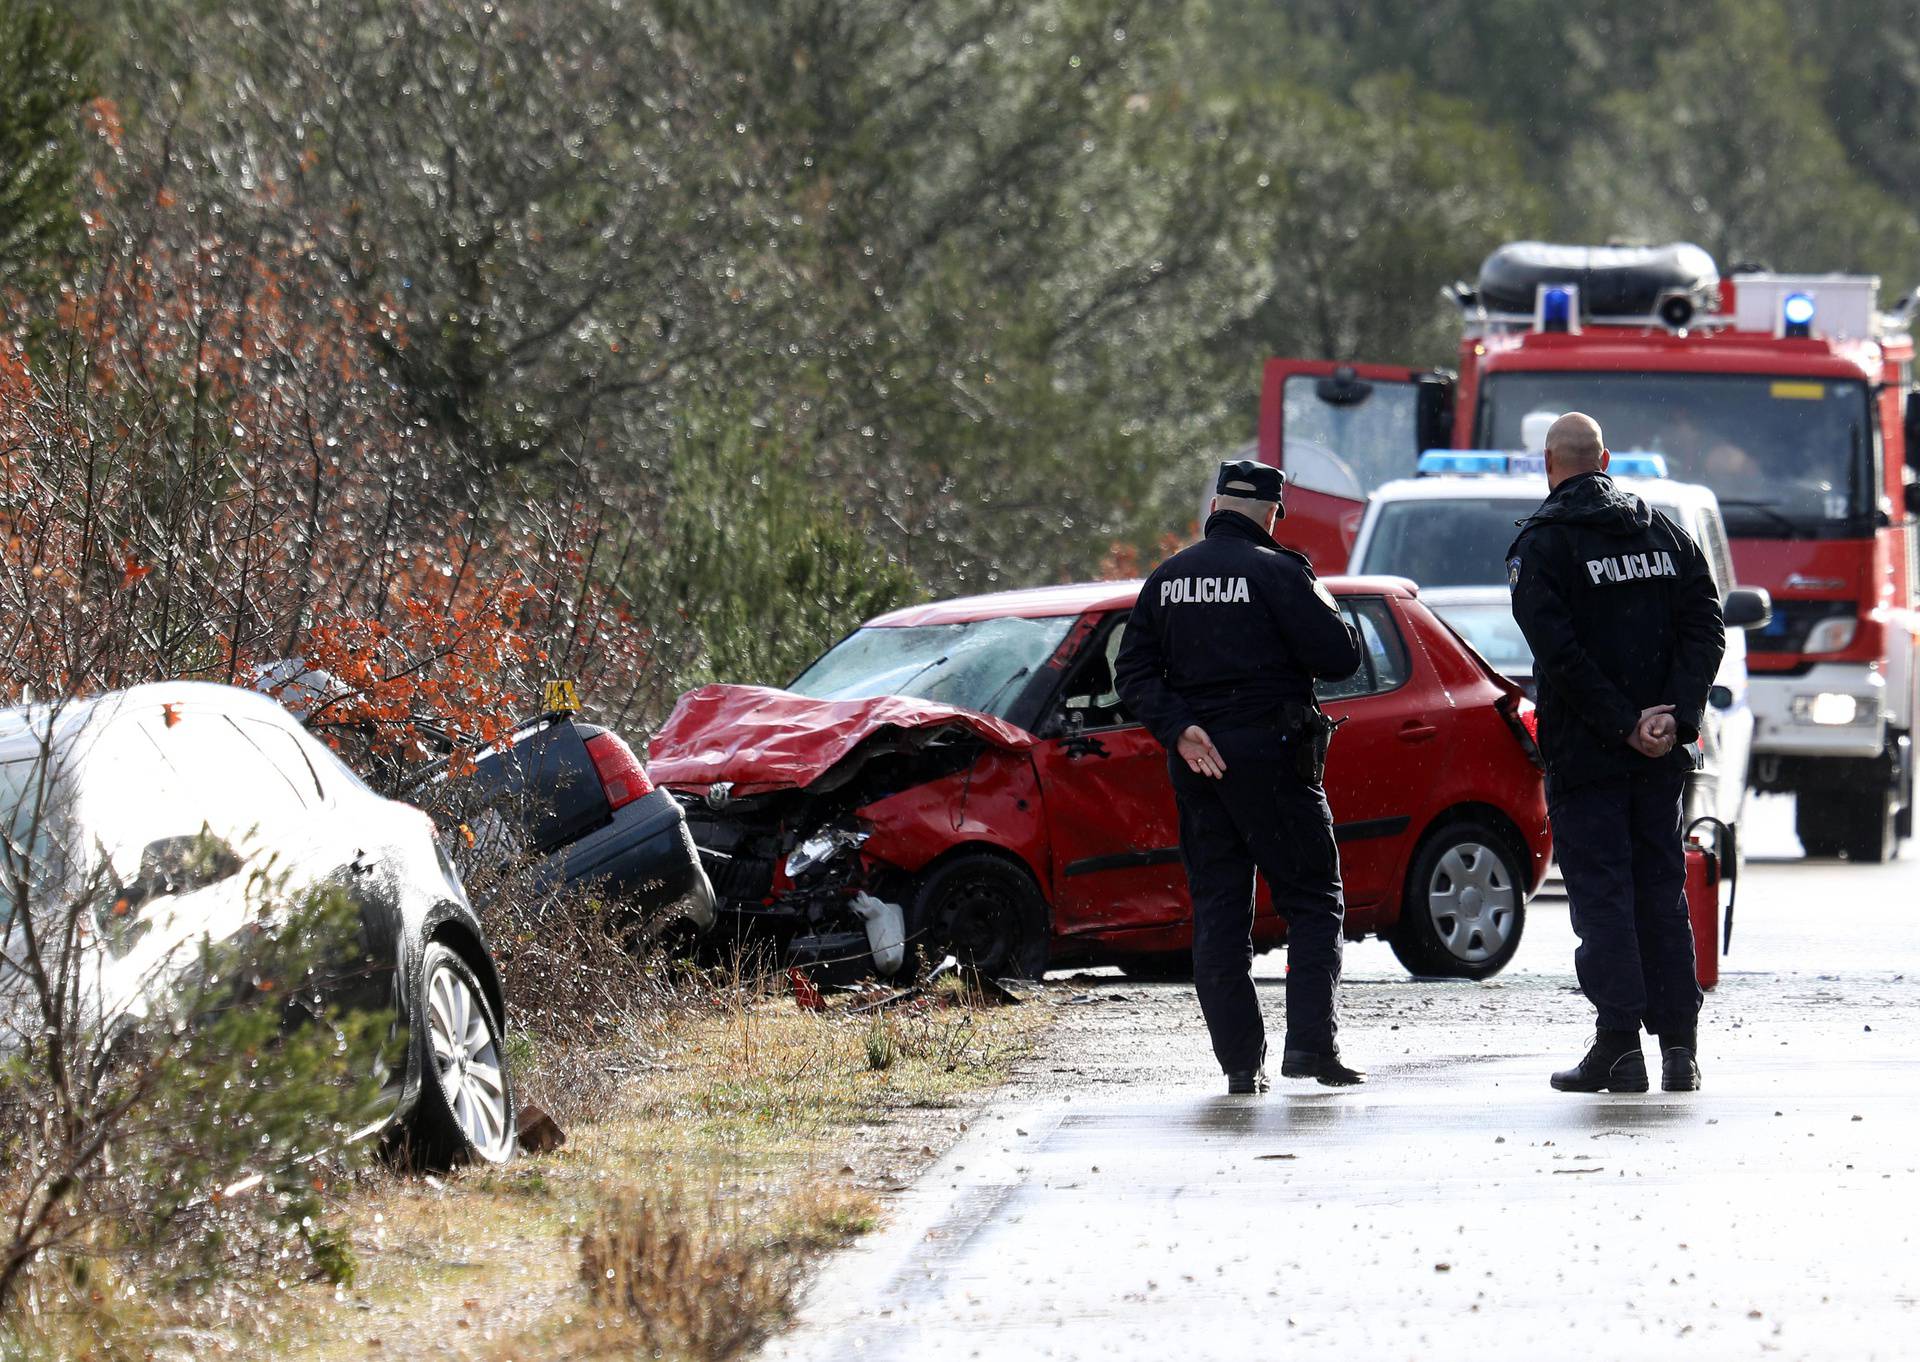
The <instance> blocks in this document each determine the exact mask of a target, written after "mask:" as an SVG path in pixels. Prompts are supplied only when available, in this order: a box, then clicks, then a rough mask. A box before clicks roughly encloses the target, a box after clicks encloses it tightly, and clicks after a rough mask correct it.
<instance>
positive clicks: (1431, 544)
mask: <svg viewBox="0 0 1920 1362" xmlns="http://www.w3.org/2000/svg"><path fill="white" fill-rule="evenodd" d="M1539 505H1540V503H1539V501H1538V500H1537V499H1535V500H1528V499H1526V498H1524V497H1460V498H1458V499H1455V498H1452V497H1448V498H1444V499H1427V498H1419V499H1414V500H1408V501H1389V502H1387V503H1386V504H1385V505H1383V506H1381V507H1380V509H1379V512H1378V515H1377V516H1376V518H1375V520H1374V524H1373V534H1372V536H1371V537H1370V538H1368V540H1367V547H1366V549H1365V550H1364V551H1363V553H1362V555H1361V560H1360V561H1359V562H1358V563H1356V564H1354V568H1353V570H1354V571H1355V572H1358V573H1360V574H1362V575H1363V576H1375V575H1380V576H1389V577H1410V578H1412V579H1413V580H1414V581H1415V582H1418V583H1419V584H1420V585H1421V586H1423V587H1437V586H1494V585H1500V586H1504V585H1505V584H1506V581H1507V546H1508V545H1510V544H1512V543H1513V540H1514V537H1515V536H1516V535H1517V534H1519V532H1520V531H1519V529H1518V528H1517V526H1516V522H1518V521H1521V520H1525V519H1526V518H1527V517H1528V516H1529V515H1531V514H1533V512H1534V510H1535V509H1536V508H1537V507H1538V506H1539Z"/></svg>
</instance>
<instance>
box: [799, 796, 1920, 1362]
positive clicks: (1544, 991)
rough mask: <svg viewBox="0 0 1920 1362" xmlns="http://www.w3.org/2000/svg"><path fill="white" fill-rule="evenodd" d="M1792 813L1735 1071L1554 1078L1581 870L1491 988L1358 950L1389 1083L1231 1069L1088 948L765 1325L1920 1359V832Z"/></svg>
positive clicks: (1165, 1344) (1181, 1013)
mask: <svg viewBox="0 0 1920 1362" xmlns="http://www.w3.org/2000/svg"><path fill="white" fill-rule="evenodd" d="M1790 809H1791V806H1790V805H1789V804H1787V803H1786V802H1785V801H1783V800H1768V801H1764V802H1761V803H1759V804H1758V805H1757V807H1756V808H1755V810H1754V815H1753V817H1752V818H1751V819H1750V820H1749V821H1750V824H1752V825H1753V826H1751V827H1750V829H1749V834H1748V835H1749V839H1750V840H1749V845H1750V846H1752V847H1754V848H1755V851H1754V852H1753V856H1752V860H1751V861H1750V863H1749V875H1748V879H1747V881H1746V883H1745V884H1744V885H1743V886H1742V888H1741V897H1740V899H1739V901H1738V905H1737V921H1736V928H1735V933H1734V942H1733V951H1732V953H1731V954H1730V955H1729V956H1728V957H1727V958H1726V959H1725V960H1724V961H1723V962H1722V975H1721V983H1720V987H1719V989H1718V990H1716V991H1715V992H1714V993H1712V994H1709V995H1708V1001H1707V1009H1706V1012H1705V1014H1704V1015H1703V1018H1702V1056H1701V1063H1702V1068H1703V1070H1704V1072H1705V1081H1706V1087H1705V1090H1704V1091H1702V1092H1699V1093H1695V1094H1671V1095H1669V1094H1662V1093H1660V1092H1658V1091H1655V1092H1652V1093H1648V1094H1645V1095H1634V1096H1617V1095H1600V1096H1583V1095H1572V1094H1561V1093H1555V1092H1553V1091H1552V1090H1551V1089H1549V1088H1548V1086H1547V1083H1546V1076H1547V1073H1548V1072H1549V1071H1550V1070H1551V1069H1553V1068H1556V1067H1559V1066H1561V1065H1563V1064H1565V1063H1568V1062H1571V1060H1572V1059H1574V1058H1576V1057H1577V1056H1578V1054H1579V1052H1580V1050H1581V1048H1582V1047H1583V1045H1584V1043H1585V1040H1586V1037H1587V1033H1588V1028H1589V1027H1590V1025H1591V1022H1590V1020H1589V1019H1590V1016H1591V1012H1590V1010H1589V1009H1588V1008H1587V1007H1586V1004H1585V1003H1584V1001H1583V1000H1582V999H1581V998H1580V997H1579V996H1578V994H1577V993H1575V992H1573V991H1571V990H1572V988H1573V978H1572V949H1573V937H1572V933H1571V932H1570V930H1569V929H1568V926H1567V920H1566V911H1565V906H1564V903H1562V902H1558V901H1555V900H1553V899H1550V898H1549V899H1543V900H1541V901H1539V902H1538V903H1537V904H1536V905H1535V907H1534V908H1533V910H1532V911H1531V913H1530V919H1529V922H1528V926H1527V935H1526V939H1525V940H1524V941H1523V943H1522V945H1521V948H1520V952H1519V955H1518V956H1517V957H1516V959H1515V962H1514V964H1513V965H1511V966H1510V967H1509V968H1508V969H1507V971H1505V972H1504V973H1503V974H1502V975H1501V976H1499V977H1498V978H1496V979H1494V980H1492V981H1489V982H1488V983H1486V984H1454V983H1422V982H1415V981H1412V980H1410V979H1408V978H1407V977H1406V975H1405V973H1404V972H1403V971H1402V970H1401V969H1400V967H1399V965H1398V964H1397V962H1395V961H1394V959H1393V957H1392V956H1391V954H1390V953H1389V952H1388V951H1387V950H1386V948H1385V947H1384V946H1382V945H1380V944H1379V943H1376V942H1369V943H1365V944H1362V945H1359V946H1353V947H1350V948H1349V954H1348V984H1347V986H1346V993H1345V996H1344V999H1343V1008H1344V1024H1345V1030H1344V1033H1343V1044H1344V1046H1345V1048H1346V1050H1347V1052H1348V1054H1349V1057H1350V1058H1351V1059H1353V1060H1355V1061H1356V1062H1359V1063H1361V1064H1363V1065H1365V1066H1366V1067H1368V1068H1370V1070H1371V1072H1372V1082H1370V1083H1369V1084H1368V1085H1367V1086H1366V1087H1364V1088H1361V1089H1357V1090H1345V1091H1335V1090H1331V1089H1325V1088H1320V1087H1317V1086H1314V1085H1311V1084H1301V1083H1298V1082H1293V1081H1288V1080H1282V1079H1279V1078H1278V1077H1277V1076H1276V1079H1275V1082H1276V1087H1275V1090H1274V1091H1273V1092H1272V1093H1270V1094H1268V1095H1266V1096H1263V1097H1227V1096H1225V1095H1224V1093H1223V1092H1222V1091H1221V1088H1222V1084H1221V1081H1220V1079H1219V1077H1218V1075H1217V1074H1216V1073H1215V1072H1214V1071H1213V1069H1212V1063H1211V1057H1210V1056H1209V1055H1208V1054H1207V1052H1206V1041H1205V1034H1204V1031H1203V1029H1202V1028H1201V1025H1200V1021H1199V1017H1198V1012H1197V1009H1196V1007H1195V1004H1194V1002H1193V997H1192V992H1191V989H1188V988H1182V987H1179V986H1175V985H1142V984H1138V983H1134V982H1131V981H1127V980H1124V979H1121V978H1119V977H1118V976H1114V977H1111V978H1105V977H1103V978H1098V979H1094V978H1084V979H1081V980H1079V981H1076V983H1075V984H1074V987H1075V988H1076V990H1077V992H1076V994H1075V997H1076V1001H1073V1002H1068V1003H1064V1004H1062V1005H1061V1011H1062V1022H1061V1025H1060V1027H1059V1028H1058V1029H1057V1032H1056V1035H1055V1038H1054V1042H1053V1043H1052V1044H1051V1045H1050V1046H1049V1047H1048V1049H1047V1051H1046V1053H1044V1054H1043V1055H1041V1056H1039V1057H1038V1058H1037V1059H1036V1060H1035V1061H1034V1062H1033V1063H1032V1064H1031V1065H1030V1066H1029V1067H1028V1070H1027V1072H1025V1073H1024V1074H1023V1075H1022V1076H1021V1077H1020V1078H1019V1079H1018V1080H1016V1082H1015V1083H1014V1084H1013V1085H1012V1086H1011V1087H1010V1089H1009V1090H1008V1091H1007V1093H1006V1094H1005V1095H1004V1096H1003V1098H1002V1099H1001V1100H1000V1101H999V1102H998V1103H996V1104H995V1106H994V1107H993V1108H991V1109H990V1110H989V1111H988V1112H987V1113H986V1114H985V1115H983V1116H982V1118H981V1119H979V1120H977V1121H975V1122H974V1124H973V1126H972V1128H971V1130H969V1132H968V1133H967V1134H966V1135H964V1136H963V1137H962V1139H961V1140H960V1142H959V1143H958V1144H957V1145H956V1146H955V1148H954V1149H953V1150H951V1151H950V1152H949V1153H948V1154H947V1156H946V1157H945V1158H944V1159H942V1160H941V1161H940V1162H939V1163H938V1164H936V1165H935V1166H934V1167H933V1168H932V1169H931V1170H930V1171H929V1172H928V1173H927V1174H926V1175H925V1176H924V1177H922V1178H921V1180H920V1181H919V1182H918V1183H916V1184H915V1186H914V1187H913V1188H912V1189H911V1190H909V1191H908V1192H906V1193H904V1194H903V1195H902V1196H901V1198H900V1199H899V1201H898V1203H897V1204H896V1205H895V1206H894V1208H893V1212H892V1214H891V1216H890V1219H889V1222H888V1225H887V1228H886V1229H884V1230H883V1231H882V1232H881V1233H879V1234H877V1235H875V1236H873V1237H872V1238H871V1239H869V1240H867V1241H865V1242H864V1243H862V1244H861V1245H860V1246H858V1247H857V1248H855V1249H854V1250H852V1251H850V1252H849V1253H847V1254H846V1255H844V1256H843V1257H841V1258H840V1259H839V1260H837V1261H836V1262H835V1263H834V1264H832V1265H831V1266H830V1267H829V1268H828V1269H827V1271H826V1272H825V1274H824V1275H823V1276H822V1277H821V1278H820V1279H819V1281H817V1282H816V1283H815V1285H814V1287H813V1289H812V1291H811V1293H810V1294H809V1297H808V1301H807V1305H806V1307H805V1310H804V1312H803V1315H802V1318H801V1322H800V1324H799V1326H798V1327H797V1328H796V1329H795V1330H794V1331H792V1332H790V1333H789V1334H787V1335H785V1336H784V1337H782V1338H780V1339H777V1340H775V1341H774V1343H773V1345H772V1346H771V1347H770V1349H769V1350H768V1354H767V1355H768V1356H769V1357H772V1358H779V1359H801V1358H808V1359H811V1358H821V1359H825V1358H834V1359H848V1358H858V1357H886V1358H892V1359H902V1360H903V1362H904V1360H907V1359H912V1360H915V1362H917V1360H918V1359H923V1358H924V1359H938V1358H973V1357H981V1358H996V1359H1018V1358H1101V1359H1123V1358H1153V1359H1162V1360H1164V1359H1176V1362H1197V1360H1198V1359H1212V1358H1269V1357H1282V1356H1284V1357H1289V1358H1292V1357H1302V1358H1318V1357H1335V1356H1338V1357H1343V1358H1353V1359H1370V1360H1371V1359H1391V1358H1408V1359H1415V1358H1417V1359H1422V1360H1423V1362H1432V1360H1434V1359H1446V1358H1474V1359H1481V1360H1485V1359H1495V1358H1526V1359H1550V1358H1568V1359H1573V1358H1606V1359H1623V1358H1649V1359H1654V1358H1658V1359H1666V1358H1722V1357H1746V1356H1756V1357H1788V1358H1794V1357H1806V1358H1845V1359H1872V1358H1906V1357H1915V1356H1920V1236H1917V1235H1916V1232H1915V1229H1914V1224H1915V1220H1916V1217H1920V1176H1916V1168H1917V1167H1920V859H1916V857H1915V856H1914V853H1913V852H1912V851H1909V852H1908V853H1907V855H1906V856H1905V857H1904V858H1903V859H1902V860H1901V861H1899V862H1897V863H1895V864H1893V865H1888V866H1872V867H1869V866H1848V865H1844V864H1839V863H1834V862H1825V863H1814V862H1803V861H1801V860H1799V859H1798V858H1797V851H1798V847H1797V844H1796V843H1795V842H1794V840H1793V837H1792V833H1791V830H1790V829H1791V816H1790ZM1281 963H1282V962H1281V960H1280V959H1279V957H1277V956H1270V957H1266V958H1264V959H1263V960H1262V961H1261V962H1260V965H1259V969H1260V972H1261V973H1263V974H1264V975H1266V976H1268V977H1267V978H1266V979H1264V980H1263V997H1264V998H1265V1001H1266V1005H1267V1009H1268V1018H1269V1024H1270V1026H1274V1027H1275V1028H1276V1029H1277V1026H1278V1023H1279V1020H1280V1017H1281V998H1280V990H1279V987H1278V985H1279V978H1278V975H1279V970H1280V967H1281ZM1649 1058H1650V1059H1652V1060H1653V1061H1654V1063H1655V1065H1656V1066H1657V1058H1656V1057H1655V1056H1654V1055H1653V1054H1652V1047H1651V1042H1649ZM1655 1073H1656V1081H1657V1067H1656V1069H1655Z"/></svg>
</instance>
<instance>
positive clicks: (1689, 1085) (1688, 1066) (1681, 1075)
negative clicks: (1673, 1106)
mask: <svg viewBox="0 0 1920 1362" xmlns="http://www.w3.org/2000/svg"><path fill="white" fill-rule="evenodd" d="M1698 1047H1699V1037H1698V1036H1697V1034H1696V1033H1695V1032H1693V1031H1691V1030H1687V1031H1669V1032H1664V1033H1662V1034H1661V1036H1660V1091H1661V1092H1698V1091H1700V1060H1699V1057H1698Z"/></svg>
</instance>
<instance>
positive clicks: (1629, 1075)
mask: <svg viewBox="0 0 1920 1362" xmlns="http://www.w3.org/2000/svg"><path fill="white" fill-rule="evenodd" d="M1552 1082H1553V1086H1554V1087H1555V1088H1557V1089H1559V1090H1560V1091H1561V1092H1645V1091H1646V1090H1647V1060H1646V1056H1644V1055H1642V1054H1641V1053H1640V1033H1639V1032H1638V1031H1609V1030H1606V1029H1605V1028H1604V1027H1603V1028H1601V1029H1600V1030H1599V1031H1598V1032H1596V1033H1595V1035H1594V1038H1593V1047H1592V1048H1591V1049H1589V1050H1588V1051H1587V1055H1586V1058H1585V1059H1582V1060H1581V1061H1580V1062H1579V1063H1578V1064H1576V1065H1574V1067H1573V1068H1571V1069H1562V1070H1561V1071H1560V1072H1559V1073H1557V1074H1555V1075H1554V1076H1553V1080H1552Z"/></svg>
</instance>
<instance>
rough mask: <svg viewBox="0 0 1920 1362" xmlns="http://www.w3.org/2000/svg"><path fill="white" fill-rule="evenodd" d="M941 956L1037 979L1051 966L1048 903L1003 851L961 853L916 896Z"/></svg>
mask: <svg viewBox="0 0 1920 1362" xmlns="http://www.w3.org/2000/svg"><path fill="white" fill-rule="evenodd" d="M913 907H914V912H913V921H914V922H916V923H921V924H924V928H925V930H926V931H927V933H928V934H929V936H930V937H931V939H932V940H933V942H934V953H935V954H936V956H937V955H938V954H939V953H940V952H941V951H951V952H952V953H953V954H954V955H955V956H957V957H959V959H960V960H961V961H962V962H963V963H966V964H969V965H971V966H972V967H973V968H975V969H977V970H979V971H980V973H982V974H984V975H986V976H988V977H989V978H992V977H995V976H1005V975H1012V976H1014V977H1017V978H1022V979H1038V978H1039V977H1040V976H1041V975H1042V974H1044V973H1046V969H1047V935H1048V933H1047V903H1046V900H1045V899H1043V898H1041V897H1040V891H1039V889H1038V888H1037V887H1035V885H1034V883H1033V879H1032V877H1031V876H1029V875H1028V874H1027V873H1026V872H1025V871H1024V870H1022V869H1021V868H1020V867H1019V866H1017V865H1014V864H1012V863H1010V862H1008V861H1005V860H1002V859H1001V858H1000V857H998V856H992V855H988V854H985V853H975V854H973V855H967V856H957V857H955V858H954V859H953V860H951V861H948V862H947V863H946V864H945V865H942V866H940V867H939V868H937V869H936V870H934V872H933V873H932V874H930V875H928V876H927V878H926V880H925V882H924V883H923V884H922V885H921V886H920V892H919V894H917V895H916V896H915V898H914V905H913Z"/></svg>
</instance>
